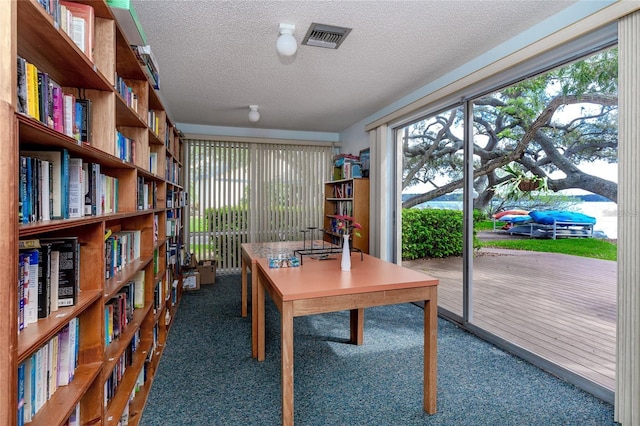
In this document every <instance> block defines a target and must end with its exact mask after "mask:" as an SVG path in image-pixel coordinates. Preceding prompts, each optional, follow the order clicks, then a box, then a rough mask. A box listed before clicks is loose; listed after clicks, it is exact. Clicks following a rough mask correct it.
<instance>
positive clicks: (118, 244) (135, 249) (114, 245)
mask: <svg viewBox="0 0 640 426" xmlns="http://www.w3.org/2000/svg"><path fill="white" fill-rule="evenodd" d="M141 236H142V233H141V231H140V230H132V231H119V232H112V231H111V230H110V229H108V230H107V231H106V233H105V237H104V253H105V279H109V278H111V277H113V276H114V275H115V274H117V273H118V272H119V271H121V270H122V269H124V267H125V266H126V265H128V264H129V263H131V262H133V261H134V260H136V259H138V258H139V257H140V239H141Z"/></svg>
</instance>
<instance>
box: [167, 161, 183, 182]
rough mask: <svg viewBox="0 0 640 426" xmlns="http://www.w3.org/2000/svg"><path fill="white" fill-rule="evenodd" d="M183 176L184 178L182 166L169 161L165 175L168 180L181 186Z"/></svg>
mask: <svg viewBox="0 0 640 426" xmlns="http://www.w3.org/2000/svg"><path fill="white" fill-rule="evenodd" d="M181 176H182V168H181V167H180V164H178V163H174V162H172V161H167V167H166V173H165V177H166V179H167V180H168V181H169V182H171V183H175V184H176V185H180V184H181V182H180V179H181Z"/></svg>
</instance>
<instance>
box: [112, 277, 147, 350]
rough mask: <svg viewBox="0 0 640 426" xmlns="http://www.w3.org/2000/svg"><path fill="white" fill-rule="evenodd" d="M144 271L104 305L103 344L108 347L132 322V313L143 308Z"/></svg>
mask: <svg viewBox="0 0 640 426" xmlns="http://www.w3.org/2000/svg"><path fill="white" fill-rule="evenodd" d="M144 276H145V272H144V270H142V271H139V272H138V273H137V274H136V276H134V277H133V278H132V279H131V280H130V281H129V282H127V284H125V285H124V287H122V289H120V291H118V293H117V294H116V295H115V296H113V297H112V298H111V299H110V300H109V302H107V303H106V304H105V312H104V313H105V344H106V345H109V344H110V343H111V342H112V341H114V340H116V339H118V338H119V337H120V335H121V334H122V333H123V332H124V330H125V328H126V327H127V324H129V323H130V322H131V321H133V311H134V310H135V309H139V308H142V307H144Z"/></svg>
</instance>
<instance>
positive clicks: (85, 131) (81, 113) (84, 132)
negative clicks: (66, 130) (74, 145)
mask: <svg viewBox="0 0 640 426" xmlns="http://www.w3.org/2000/svg"><path fill="white" fill-rule="evenodd" d="M76 106H77V108H76V114H77V117H76V123H77V126H78V140H79V141H80V142H85V143H90V136H91V100H90V99H82V98H80V99H76Z"/></svg>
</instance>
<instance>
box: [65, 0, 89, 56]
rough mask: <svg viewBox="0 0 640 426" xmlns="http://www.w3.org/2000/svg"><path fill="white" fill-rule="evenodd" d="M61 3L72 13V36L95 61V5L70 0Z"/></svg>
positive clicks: (81, 48)
mask: <svg viewBox="0 0 640 426" xmlns="http://www.w3.org/2000/svg"><path fill="white" fill-rule="evenodd" d="M60 5H61V6H64V7H65V8H66V10H67V11H69V12H70V13H71V16H72V23H71V32H70V34H69V35H70V36H71V39H72V40H73V42H74V43H75V44H76V45H77V46H78V47H79V48H80V50H82V51H83V52H84V54H85V55H86V56H87V58H89V60H90V61H91V62H93V40H94V31H95V29H94V27H95V12H94V9H93V6H90V5H87V4H82V3H74V2H69V1H64V0H61V1H60Z"/></svg>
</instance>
